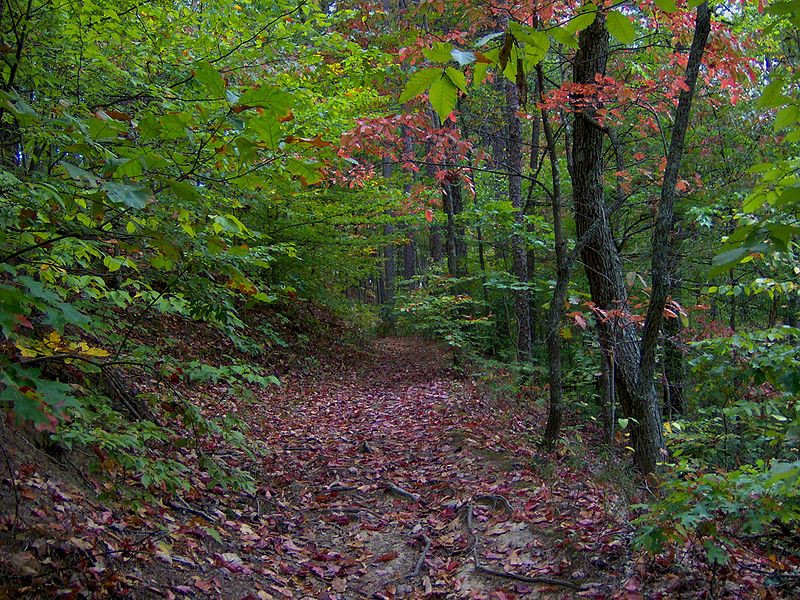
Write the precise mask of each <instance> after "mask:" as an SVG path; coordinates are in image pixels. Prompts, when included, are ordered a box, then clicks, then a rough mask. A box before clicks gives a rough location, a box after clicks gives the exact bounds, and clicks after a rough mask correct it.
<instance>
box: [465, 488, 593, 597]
mask: <svg viewBox="0 0 800 600" xmlns="http://www.w3.org/2000/svg"><path fill="white" fill-rule="evenodd" d="M501 498H502V500H503V501H505V504H506V509H510V510H513V509H511V504H510V503H509V502H508V500H506V499H505V498H503V497H502V496H493V495H485V494H484V495H480V496H475V497H474V498H473V500H475V501H477V500H493V501H495V502H496V501H497V500H499V499H501ZM463 508H464V511H465V512H464V523H465V524H466V526H467V532H468V533H469V536H470V538H471V539H472V541H471V543H470V546H469V549H468V550H467V551H468V552H472V561H473V563H474V565H475V571H476V572H477V573H483V574H484V575H491V576H493V577H503V578H505V579H513V580H514V581H521V582H523V583H534V584H540V585H557V586H561V587H566V588H569V589H571V590H576V591H577V590H580V589H581V588H582V586H581V585H579V584H577V583H574V582H572V581H568V580H566V579H555V578H552V577H528V576H527V575H517V574H516V573H511V572H509V571H506V570H501V569H492V568H491V567H488V566H486V565H484V564H482V563H481V561H480V557H479V553H478V534H477V533H476V532H475V517H474V512H473V509H472V502H467V503H466V504H464V506H463Z"/></svg>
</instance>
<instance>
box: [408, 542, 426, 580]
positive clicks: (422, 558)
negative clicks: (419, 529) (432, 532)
mask: <svg viewBox="0 0 800 600" xmlns="http://www.w3.org/2000/svg"><path fill="white" fill-rule="evenodd" d="M418 537H420V538H422V541H423V542H425V546H424V547H423V548H422V552H421V553H420V555H419V558H418V559H417V564H416V565H414V570H413V571H411V573H409V574H408V575H406V579H411V578H412V577H419V574H420V571H422V566H423V565H424V564H425V559H426V558H428V550H430V548H431V538H429V537H428V536H427V535H425V534H424V533H420V534H419V536H418Z"/></svg>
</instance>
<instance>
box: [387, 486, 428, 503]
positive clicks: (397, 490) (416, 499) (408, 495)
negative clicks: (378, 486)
mask: <svg viewBox="0 0 800 600" xmlns="http://www.w3.org/2000/svg"><path fill="white" fill-rule="evenodd" d="M383 486H384V487H385V488H386V490H387V491H389V492H391V493H393V494H397V495H398V496H402V497H403V498H407V499H409V500H411V501H412V502H419V501H420V499H419V496H418V495H417V494H412V493H411V492H409V491H408V490H404V489H403V488H401V487H400V486H399V485H396V484H394V483H392V482H391V481H385V482H384V483H383Z"/></svg>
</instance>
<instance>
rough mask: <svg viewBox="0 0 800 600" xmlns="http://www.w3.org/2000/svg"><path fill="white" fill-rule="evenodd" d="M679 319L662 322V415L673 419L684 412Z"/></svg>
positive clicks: (682, 362) (682, 359)
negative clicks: (663, 337)
mask: <svg viewBox="0 0 800 600" xmlns="http://www.w3.org/2000/svg"><path fill="white" fill-rule="evenodd" d="M682 329H683V328H682V326H681V321H680V319H676V318H673V319H667V320H666V321H665V322H664V334H665V339H664V350H663V353H664V358H663V360H664V403H663V404H664V415H665V416H666V417H667V418H668V419H669V420H670V421H672V420H674V419H675V418H677V417H678V416H680V415H684V414H686V364H685V362H684V356H683V344H681V339H680V335H681V330H682Z"/></svg>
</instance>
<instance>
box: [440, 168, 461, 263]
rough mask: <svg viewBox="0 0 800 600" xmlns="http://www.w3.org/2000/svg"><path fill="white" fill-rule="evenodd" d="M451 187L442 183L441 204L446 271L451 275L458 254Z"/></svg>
mask: <svg viewBox="0 0 800 600" xmlns="http://www.w3.org/2000/svg"><path fill="white" fill-rule="evenodd" d="M451 190H452V187H451V186H450V185H448V184H446V183H445V184H443V185H442V204H443V205H444V212H445V214H446V215H447V227H446V229H445V249H446V251H447V273H448V274H449V275H451V276H453V277H455V276H456V275H457V274H458V256H457V254H456V215H455V211H454V210H453V197H452V194H451Z"/></svg>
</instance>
